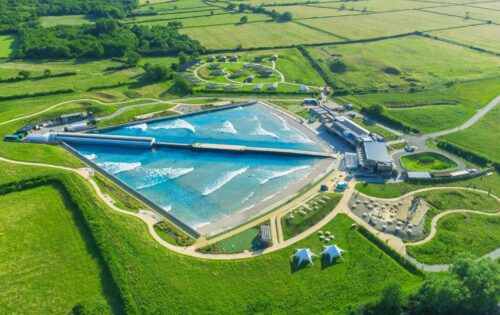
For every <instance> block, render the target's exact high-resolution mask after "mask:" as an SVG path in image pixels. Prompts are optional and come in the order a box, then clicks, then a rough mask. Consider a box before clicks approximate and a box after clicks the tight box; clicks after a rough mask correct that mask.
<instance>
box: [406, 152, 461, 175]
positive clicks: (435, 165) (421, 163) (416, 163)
mask: <svg viewBox="0 0 500 315" xmlns="http://www.w3.org/2000/svg"><path fill="white" fill-rule="evenodd" d="M401 164H403V167H404V168H405V169H406V170H408V171H429V172H430V171H442V170H450V169H454V168H456V167H457V166H458V165H457V163H455V162H454V161H452V160H450V159H449V158H447V157H446V156H444V155H441V154H438V153H434V152H423V153H416V154H410V155H405V156H403V157H401Z"/></svg>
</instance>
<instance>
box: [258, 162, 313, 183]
mask: <svg viewBox="0 0 500 315" xmlns="http://www.w3.org/2000/svg"><path fill="white" fill-rule="evenodd" d="M308 168H310V166H309V165H302V166H297V167H292V168H290V169H288V170H284V171H267V170H266V171H263V173H264V176H263V177H262V178H261V179H260V180H259V183H260V184H261V185H263V184H265V183H267V182H268V181H270V180H272V179H275V178H279V177H283V176H287V175H290V174H293V173H295V172H298V171H300V170H304V169H308Z"/></svg>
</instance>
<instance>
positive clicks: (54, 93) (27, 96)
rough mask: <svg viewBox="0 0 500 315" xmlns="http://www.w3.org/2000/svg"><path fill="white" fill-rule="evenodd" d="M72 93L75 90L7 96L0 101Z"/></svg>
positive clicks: (0, 97)
mask: <svg viewBox="0 0 500 315" xmlns="http://www.w3.org/2000/svg"><path fill="white" fill-rule="evenodd" d="M74 92H75V90H73V89H63V90H55V91H48V92H38V93H25V94H17V95H7V96H0V101H10V100H18V99H23V98H30V97H41V96H49V95H58V94H69V93H74Z"/></svg>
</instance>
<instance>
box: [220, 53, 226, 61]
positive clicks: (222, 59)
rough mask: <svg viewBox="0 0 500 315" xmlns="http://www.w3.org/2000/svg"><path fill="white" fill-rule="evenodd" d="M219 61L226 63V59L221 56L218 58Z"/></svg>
mask: <svg viewBox="0 0 500 315" xmlns="http://www.w3.org/2000/svg"><path fill="white" fill-rule="evenodd" d="M219 61H220V62H226V61H227V57H226V56H224V55H222V56H219Z"/></svg>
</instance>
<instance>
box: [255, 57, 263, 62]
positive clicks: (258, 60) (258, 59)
mask: <svg viewBox="0 0 500 315" xmlns="http://www.w3.org/2000/svg"><path fill="white" fill-rule="evenodd" d="M253 60H254V61H255V62H262V61H264V56H257V57H255V58H254V59H253Z"/></svg>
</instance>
